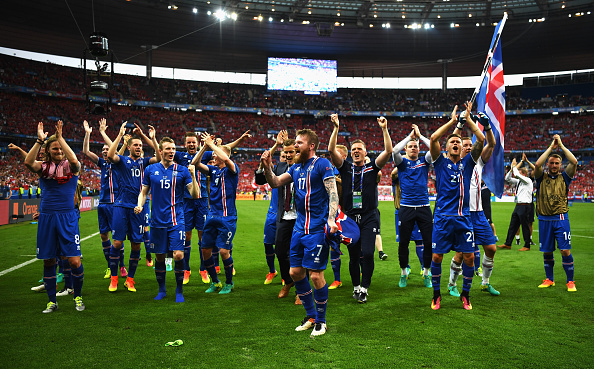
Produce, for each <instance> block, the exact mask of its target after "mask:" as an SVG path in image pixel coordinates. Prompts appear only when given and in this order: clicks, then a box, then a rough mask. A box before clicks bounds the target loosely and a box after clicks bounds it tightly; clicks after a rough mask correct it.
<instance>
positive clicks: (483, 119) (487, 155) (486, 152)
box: [478, 113, 496, 163]
mask: <svg viewBox="0 0 594 369" xmlns="http://www.w3.org/2000/svg"><path fill="white" fill-rule="evenodd" d="M478 121H479V123H480V124H482V126H483V129H484V130H485V137H486V139H487V145H485V147H483V152H482V153H481V158H482V159H483V163H486V162H488V161H489V159H491V155H493V149H494V148H495V144H496V141H495V135H494V134H493V130H492V129H491V122H490V121H489V117H487V115H486V114H485V113H478Z"/></svg>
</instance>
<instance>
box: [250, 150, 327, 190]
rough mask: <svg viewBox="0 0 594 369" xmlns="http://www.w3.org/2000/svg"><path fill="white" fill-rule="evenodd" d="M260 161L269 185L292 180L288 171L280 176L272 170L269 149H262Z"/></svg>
mask: <svg viewBox="0 0 594 369" xmlns="http://www.w3.org/2000/svg"><path fill="white" fill-rule="evenodd" d="M260 161H261V162H262V167H264V175H265V176H266V182H268V184H269V185H270V187H272V188H277V187H280V186H284V185H286V184H288V183H291V182H293V178H292V177H291V175H290V174H289V173H283V174H281V175H280V176H277V175H276V174H274V173H273V172H272V157H271V156H270V151H268V150H266V151H264V153H263V154H262V156H261V157H260ZM335 184H336V182H335Z"/></svg>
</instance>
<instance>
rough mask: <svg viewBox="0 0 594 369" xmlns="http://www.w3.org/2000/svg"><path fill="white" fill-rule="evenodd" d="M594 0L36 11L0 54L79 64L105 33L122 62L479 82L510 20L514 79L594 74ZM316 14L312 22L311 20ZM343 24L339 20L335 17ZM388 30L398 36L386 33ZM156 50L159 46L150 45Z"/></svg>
mask: <svg viewBox="0 0 594 369" xmlns="http://www.w3.org/2000/svg"><path fill="white" fill-rule="evenodd" d="M593 8H594V1H586V0H565V1H553V0H508V1H500V0H492V1H471V2H462V1H457V0H439V1H438V0H433V1H428V0H416V1H412V0H402V1H384V0H378V1H375V2H373V1H342V2H338V1H330V0H274V1H273V0H250V1H237V0H225V1H221V0H213V1H207V0H171V1H164V0H130V1H126V0H94V1H72V0H66V1H63V2H62V1H58V2H54V1H52V2H50V1H44V0H28V1H23V2H9V3H7V4H4V5H3V12H2V13H3V16H2V18H3V19H2V22H0V46H4V47H10V48H15V49H22V50H27V51H37V52H43V53H49V54H56V55H63V56H73V57H80V56H82V51H83V49H85V47H86V43H88V38H89V34H90V33H91V32H93V31H94V30H95V31H100V32H104V33H105V34H107V36H108V38H109V45H110V49H111V50H112V51H113V52H114V54H115V58H116V61H119V62H125V63H132V64H141V65H142V64H145V63H146V60H147V56H146V55H147V53H146V50H147V49H153V51H152V64H153V65H154V66H163V67H175V68H189V69H203V70H218V71H236V72H252V73H265V72H266V58H267V57H269V56H279V57H305V58H320V59H336V60H338V74H339V76H347V77H350V76H356V77H361V76H365V77H370V76H374V77H381V76H384V77H392V76H401V77H405V76H414V77H420V76H441V75H442V63H441V62H438V60H450V59H451V62H450V63H449V64H448V75H450V76H464V75H475V74H480V70H481V68H482V65H483V62H484V60H485V57H486V52H487V49H488V47H489V43H490V41H491V36H492V33H493V28H494V27H493V23H494V22H497V21H499V20H500V19H501V17H502V15H503V12H504V11H507V12H508V14H509V20H508V23H507V24H506V27H505V30H504V32H503V36H502V43H503V46H502V50H503V58H504V64H505V69H506V73H531V72H547V71H556V70H573V69H587V68H593V67H594V38H593V37H591V35H593V34H594V14H591V13H592V11H593V10H594V9H593ZM310 12H311V14H309V13H310ZM338 14H340V15H338ZM388 24H389V26H388ZM151 45H152V46H151Z"/></svg>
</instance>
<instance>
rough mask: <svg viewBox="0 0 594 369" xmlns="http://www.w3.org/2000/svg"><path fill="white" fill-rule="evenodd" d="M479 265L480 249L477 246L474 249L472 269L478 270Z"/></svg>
mask: <svg viewBox="0 0 594 369" xmlns="http://www.w3.org/2000/svg"><path fill="white" fill-rule="evenodd" d="M480 267H481V250H479V248H478V247H477V248H476V250H474V270H478V268H480Z"/></svg>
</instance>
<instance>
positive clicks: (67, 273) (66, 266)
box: [60, 260, 72, 288]
mask: <svg viewBox="0 0 594 369" xmlns="http://www.w3.org/2000/svg"><path fill="white" fill-rule="evenodd" d="M60 264H62V274H64V288H72V268H71V267H70V263H69V262H68V260H60Z"/></svg>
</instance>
